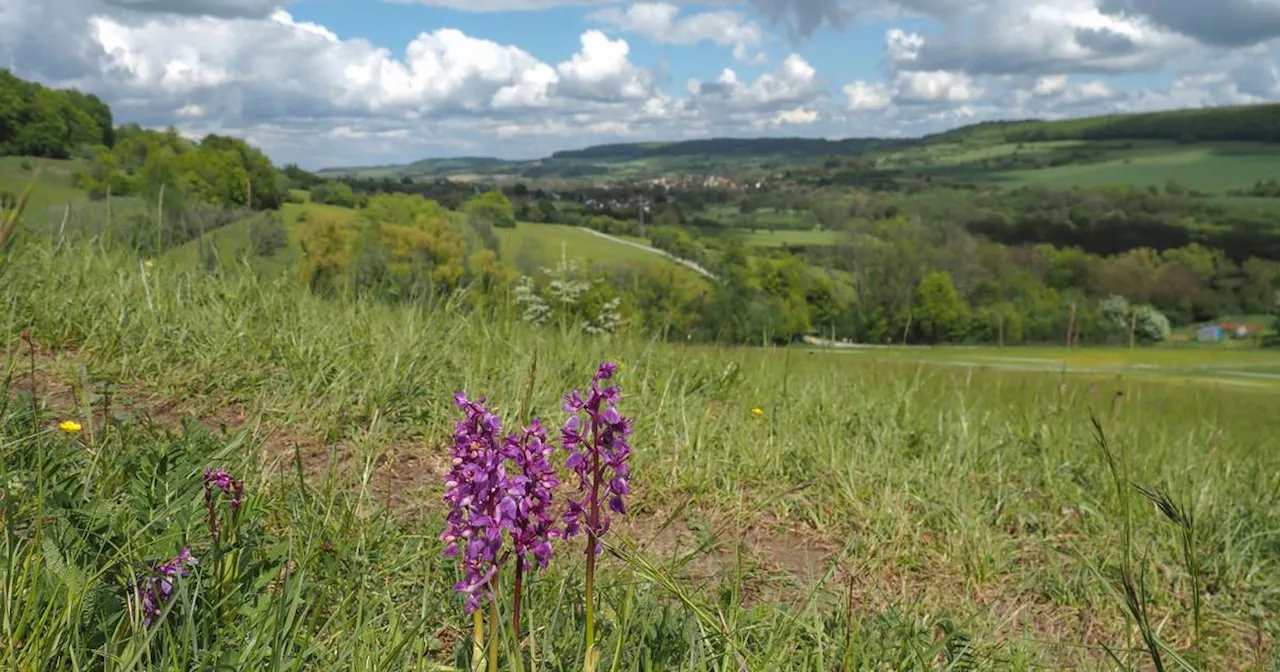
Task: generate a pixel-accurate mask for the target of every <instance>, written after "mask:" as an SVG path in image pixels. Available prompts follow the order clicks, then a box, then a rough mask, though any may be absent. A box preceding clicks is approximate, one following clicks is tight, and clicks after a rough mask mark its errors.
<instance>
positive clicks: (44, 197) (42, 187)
mask: <svg viewBox="0 0 1280 672" xmlns="http://www.w3.org/2000/svg"><path fill="white" fill-rule="evenodd" d="M41 165H43V169H42V170H41V171H40V176H39V178H38V179H37V180H36V185H35V187H34V188H33V189H32V191H31V200H30V201H29V205H28V207H29V208H30V209H32V210H46V209H48V208H52V207H57V208H61V207H63V206H65V205H66V204H67V203H74V202H76V201H83V200H85V199H86V198H87V196H86V195H85V192H83V191H81V190H80V189H77V188H75V187H74V186H73V185H72V176H73V175H74V173H75V171H76V170H78V169H79V167H80V164H79V162H77V161H63V160H57V159H39V158H32V157H24V156H0V191H6V192H9V193H11V194H13V195H14V196H17V195H19V194H21V193H22V190H24V189H26V188H27V185H29V184H30V183H31V180H32V178H33V177H35V168H36V167H38V166H41ZM24 166H29V167H30V169H29V170H28V169H27V168H24Z"/></svg>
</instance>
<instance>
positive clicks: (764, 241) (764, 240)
mask: <svg viewBox="0 0 1280 672" xmlns="http://www.w3.org/2000/svg"><path fill="white" fill-rule="evenodd" d="M740 237H741V238H742V239H743V241H744V242H746V244H748V245H753V246H756V247H781V246H783V245H832V244H834V243H835V242H836V241H838V240H839V239H840V233H839V232H837V231H794V230H792V231H787V230H782V229H779V230H775V231H752V232H750V233H743V234H741V236H740Z"/></svg>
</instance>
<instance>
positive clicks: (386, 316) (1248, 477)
mask: <svg viewBox="0 0 1280 672" xmlns="http://www.w3.org/2000/svg"><path fill="white" fill-rule="evenodd" d="M4 280H5V286H4V288H3V291H2V292H0V337H2V338H3V340H4V343H5V344H6V346H7V349H8V352H9V358H8V366H7V367H6V372H5V376H4V377H3V381H4V388H3V389H4V394H3V395H0V404H2V405H3V410H0V473H2V474H3V478H2V479H0V487H2V488H4V490H3V492H4V497H5V499H4V505H3V507H0V511H3V512H4V526H5V537H4V548H3V551H4V558H5V559H4V565H3V567H4V572H3V577H0V578H2V579H3V586H4V593H3V596H2V597H3V613H2V614H0V618H2V619H3V622H2V624H0V625H2V627H4V628H5V635H4V639H5V641H6V642H7V643H8V644H7V645H6V646H5V647H4V648H3V649H0V668H5V669H32V668H33V667H40V668H42V669H136V668H154V669H205V668H213V667H217V666H224V667H226V666H229V667H231V668H235V669H241V668H246V669H247V668H254V669H286V668H288V669H339V668H341V669H469V667H468V666H469V665H470V664H471V662H472V657H473V653H472V652H473V646H472V641H471V632H472V624H471V623H470V622H469V621H468V620H467V619H464V617H463V616H462V609H461V599H460V598H459V597H457V596H455V595H454V594H453V592H452V590H451V587H452V585H453V583H454V582H455V581H456V580H457V578H458V577H457V568H456V565H455V564H454V563H452V562H449V561H447V559H446V558H443V557H442V555H441V551H442V544H441V543H440V542H439V541H438V539H437V535H438V534H439V531H440V530H441V529H442V527H443V522H442V506H441V505H440V503H439V496H440V493H441V487H440V485H439V476H438V474H439V473H440V470H441V467H442V466H443V461H442V460H443V456H444V454H445V451H444V448H443V447H442V446H443V444H444V442H445V440H446V438H447V433H448V431H449V429H450V427H451V422H452V420H453V418H454V417H455V411H454V409H453V408H452V404H451V397H452V393H453V392H455V391H457V390H464V391H466V392H468V393H470V394H476V395H479V394H487V395H489V397H490V399H491V400H499V401H505V402H506V403H507V406H505V407H500V408H499V410H498V412H499V413H500V414H501V415H503V417H504V420H506V421H508V422H509V424H513V425H514V424H518V423H517V420H518V418H517V415H522V414H520V413H519V410H520V409H518V408H516V406H517V405H518V404H519V402H520V400H522V399H524V398H525V396H526V390H525V385H526V382H527V379H528V376H527V375H526V372H527V371H528V370H529V367H530V366H531V364H532V362H533V361H534V355H535V353H536V356H537V370H538V376H537V379H536V380H535V381H534V383H533V385H532V387H531V392H529V399H530V401H529V403H528V407H529V413H530V414H531V415H535V416H540V417H543V418H546V419H548V420H559V419H560V410H559V406H560V403H559V395H560V394H561V393H562V392H563V391H564V389H565V388H566V387H568V386H569V385H571V384H572V383H574V382H576V381H579V380H580V379H581V377H582V375H583V371H584V370H586V371H589V370H590V368H591V367H592V366H594V365H595V364H596V363H597V362H598V361H600V360H602V359H605V358H609V359H615V360H617V361H620V362H621V363H622V365H623V370H622V372H621V374H620V375H621V378H622V382H623V384H624V386H625V389H626V392H627V398H626V406H627V412H628V415H634V416H635V417H636V420H637V422H636V433H635V435H634V437H633V444H634V445H635V447H636V453H635V456H634V464H633V473H634V479H633V484H632V485H633V491H634V495H633V498H634V499H633V503H632V510H631V512H630V515H629V516H628V517H627V518H626V519H623V520H620V521H619V522H618V523H617V525H618V527H616V528H615V529H614V530H613V531H611V532H610V536H609V537H607V538H606V541H607V542H608V543H609V548H608V553H607V554H606V556H605V561H604V562H602V563H601V564H602V567H601V572H600V574H599V575H598V577H597V586H596V591H597V595H598V596H599V600H600V603H599V608H598V610H597V613H596V614H595V617H596V630H597V632H596V634H597V642H598V643H597V650H598V653H599V658H600V661H601V662H600V668H601V669H618V670H651V669H655V670H656V669H690V670H710V669H735V670H736V669H752V670H754V669H761V670H765V669H768V670H773V669H782V670H820V669H821V670H830V669H884V668H892V669H918V668H921V667H935V666H936V667H940V668H943V669H947V668H950V669H966V668H968V667H978V668H996V669H1032V668H1043V667H1050V668H1060V667H1071V666H1080V667H1086V668H1094V667H1098V666H1118V667H1130V668H1133V669H1138V668H1139V667H1142V666H1146V665H1149V664H1151V662H1150V661H1151V660H1152V657H1151V653H1150V651H1151V649H1152V647H1150V646H1146V645H1144V639H1143V638H1144V637H1145V636H1146V634H1150V635H1152V636H1153V637H1154V639H1152V640H1151V641H1153V642H1155V650H1157V651H1159V652H1160V655H1162V656H1163V658H1164V662H1168V661H1172V660H1175V659H1176V660H1182V661H1185V662H1186V663H1187V664H1188V665H1190V666H1193V667H1198V668H1203V669H1224V668H1249V667H1250V666H1254V667H1256V668H1257V669H1267V666H1274V665H1275V664H1277V658H1276V654H1275V650H1276V649H1275V639H1276V637H1277V636H1280V625H1277V623H1278V622H1280V621H1278V619H1277V618H1276V617H1275V615H1276V614H1277V613H1278V612H1280V568H1278V566H1277V563H1278V562H1280V533H1277V530H1280V452H1278V451H1277V446H1278V444H1280V414H1276V413H1275V412H1274V409H1275V407H1276V400H1275V397H1274V396H1272V395H1271V394H1269V393H1267V392H1262V391H1252V390H1248V389H1213V388H1209V387H1203V386H1202V387H1184V388H1180V387H1176V386H1168V385H1161V384H1156V383H1142V382H1137V381H1129V380H1123V379H1113V380H1104V381H1093V380H1089V379H1081V378H1074V377H1071V376H1060V375H1057V374H1044V373H1034V372H994V371H984V372H976V371H963V370H958V369H955V368H930V367H926V366H920V365H916V364H909V363H895V362H876V361H865V360H855V359H853V358H848V357H843V356H840V355H828V354H810V353H807V352H804V351H800V350H795V351H783V350H762V349H720V348H701V347H681V346H673V345H668V344H663V343H659V342H655V341H651V340H648V339H645V338H641V337H636V336H626V335H620V336H614V337H609V338H588V337H585V336H583V335H580V334H575V333H567V332H560V331H557V330H540V329H536V328H530V327H526V326H522V325H520V324H519V323H518V321H516V320H514V319H506V318H503V317H501V316H499V317H496V318H495V317H493V316H487V317H481V316H479V315H477V314H474V313H470V312H468V311H467V310H465V309H464V307H463V306H464V304H465V302H460V301H459V302H452V301H447V300H446V301H440V302H438V303H436V304H435V305H432V306H429V307H419V306H408V305H401V306H388V305H383V304H377V303H370V302H363V301H360V300H355V299H344V300H326V299H321V298H317V297H314V296H311V295H309V294H308V293H306V292H305V291H303V290H302V289H300V288H298V287H296V286H294V285H293V284H292V283H290V282H289V281H287V280H284V279H282V280H279V281H274V282H268V281H263V280H260V279H258V278H256V277H255V275H254V274H252V273H250V272H247V271H246V272H243V273H238V272H235V271H234V269H232V270H231V271H229V272H221V273H219V274H217V275H215V276H210V275H206V274H204V273H203V272H199V271H196V270H194V269H184V268H177V267H173V266H167V265H165V264H164V263H163V262H161V263H156V264H154V265H153V266H151V267H148V266H147V265H146V264H144V263H143V262H142V260H140V259H139V258H137V257H136V256H132V255H130V254H128V253H125V252H120V251H114V250H110V249H108V250H103V249H100V248H97V247H93V246H89V245H86V244H80V243H74V242H72V243H71V244H66V245H61V246H57V247H55V246H52V245H48V244H44V243H40V242H36V241H23V240H19V241H17V247H15V249H14V250H13V254H12V255H11V257H10V262H9V264H8V267H7V268H6V269H5V275H4ZM24 331H26V332H29V333H30V336H31V341H32V343H33V344H34V345H33V346H32V348H31V349H33V350H34V354H35V362H36V368H37V371H36V374H35V380H34V382H35V384H34V385H33V384H32V382H33V381H31V380H30V379H31V377H32V376H31V374H30V373H28V372H26V371H25V369H26V365H25V364H21V365H20V363H23V362H25V361H26V358H27V357H28V354H29V353H28V350H29V348H28V346H27V345H26V344H24V342H23V341H22V339H21V338H20V335H21V333H22V332H24ZM1094 382H1097V383H1098V385H1097V386H1096V388H1093V387H1091V383H1094ZM33 389H34V391H35V394H34V395H33V396H32V395H31V391H32V390H33ZM1091 389H1094V390H1096V391H1092V392H1091ZM1117 393H1122V394H1121V397H1120V398H1121V401H1120V402H1119V403H1113V401H1112V400H1113V399H1114V398H1115V396H1116V394H1117ZM33 401H34V402H35V403H34V406H33V404H32V402H33ZM753 408H761V409H765V413H764V414H763V415H762V416H761V417H755V416H753V414H752V413H751V409H753ZM1092 414H1097V415H1099V417H1101V418H1102V422H1103V423H1104V425H1105V428H1106V437H1107V441H1108V445H1109V446H1111V447H1114V448H1115V449H1116V450H1117V451H1118V454H1119V453H1120V452H1122V454H1123V455H1124V471H1123V476H1121V477H1113V473H1115V472H1113V471H1112V470H1111V468H1110V466H1109V464H1108V461H1107V460H1106V459H1105V458H1104V456H1103V455H1102V454H1100V451H1099V450H1098V448H1097V443H1096V440H1097V437H1096V435H1095V430H1094V427H1093V425H1092V423H1091V422H1090V417H1091V415H1092ZM184 416H185V417H186V418H187V420H186V422H185V423H182V422H180V419H181V418H182V417H184ZM68 417H70V418H74V419H76V420H78V421H79V422H80V423H81V425H82V426H83V427H84V431H82V432H81V433H79V434H75V435H67V434H65V433H63V432H60V431H59V430H57V429H56V427H55V423H56V421H59V420H62V419H66V418H68ZM206 466H227V467H228V468H230V469H232V470H233V471H234V472H235V473H236V474H237V475H239V476H243V477H245V478H246V480H247V484H246V489H247V492H248V493H249V495H248V499H247V501H246V504H245V506H244V509H243V510H242V511H241V513H240V514H239V515H240V521H241V522H240V523H239V525H240V527H239V528H238V530H237V534H236V535H235V541H234V545H232V546H231V547H229V548H227V549H223V550H216V549H214V548H213V547H212V545H211V542H210V541H209V540H208V531H207V526H206V523H205V521H206V519H207V514H206V512H205V509H204V498H203V495H202V492H201V490H200V473H202V471H203V469H204V468H205V467H206ZM1132 483H1141V484H1143V485H1144V487H1145V488H1146V489H1147V490H1148V491H1149V492H1152V493H1155V492H1156V491H1157V489H1158V490H1159V491H1160V492H1184V493H1190V494H1188V495H1187V497H1190V498H1191V499H1190V500H1189V503H1188V504H1186V505H1185V507H1186V511H1188V512H1194V516H1190V515H1188V517H1187V519H1186V524H1185V525H1184V524H1183V523H1182V522H1179V525H1180V526H1181V527H1170V526H1169V524H1168V520H1169V519H1168V518H1166V516H1168V512H1167V511H1165V508H1166V507H1160V508H1159V509H1157V508H1155V507H1152V508H1150V509H1148V508H1146V507H1138V506H1132V504H1133V503H1134V502H1129V501H1128V500H1129V494H1127V493H1129V492H1130V491H1131V490H1132ZM1157 500H1158V501H1157V505H1159V504H1160V502H1161V501H1163V499H1161V498H1157ZM1137 501H1143V500H1137ZM1125 502H1128V504H1129V505H1126V504H1125ZM1182 506H1184V505H1182V504H1178V505H1175V508H1176V509H1177V510H1178V511H1181V510H1182V509H1181V508H1177V507H1182ZM1161 511H1165V512H1164V513H1161ZM1179 515H1181V514H1179ZM1181 520H1182V519H1181V518H1180V519H1179V521H1181ZM1192 520H1194V524H1193V528H1194V529H1193V530H1191V529H1188V528H1191V527H1192V523H1191V521H1192ZM1126 521H1128V522H1127V523H1126ZM183 546H190V547H192V549H193V551H194V552H195V553H196V554H197V556H199V557H202V563H201V565H200V566H199V567H198V568H197V570H196V571H195V572H194V573H193V574H192V575H191V576H190V577H187V578H186V579H182V580H179V581H178V583H177V590H176V592H175V598H174V599H173V600H172V601H171V602H170V603H169V611H168V613H167V614H166V615H165V616H164V618H162V619H160V621H159V624H158V625H156V626H153V627H151V628H149V629H148V628H145V627H143V626H142V624H141V623H140V622H139V620H138V617H137V613H136V608H135V607H132V606H131V603H130V600H131V599H133V598H132V597H131V595H132V593H131V589H130V586H131V585H132V584H133V583H134V582H136V580H137V579H138V577H139V576H140V575H142V574H144V573H145V572H146V568H147V566H148V563H150V562H154V561H164V560H167V559H168V558H170V557H172V556H173V555H174V554H175V553H176V552H177V551H178V550H180V549H181V548H182V547H183ZM576 546H577V545H576V544H574V545H572V546H570V545H564V546H562V547H560V548H558V549H557V554H558V556H559V559H558V560H557V562H556V563H555V564H554V565H553V567H552V569H551V570H549V571H548V572H545V573H535V574H533V575H532V576H528V577H525V583H526V584H527V587H526V591H527V593H526V596H525V603H524V609H523V612H522V630H523V631H524V632H525V633H526V635H525V639H524V642H523V643H524V644H525V646H524V648H523V649H522V651H523V654H524V655H523V657H522V660H523V664H524V665H525V666H527V667H528V668H530V669H539V670H560V669H582V663H583V661H582V659H581V656H582V631H583V627H584V614H583V611H582V605H581V602H580V599H579V600H575V599H574V598H575V596H580V595H581V594H582V593H583V586H582V585H581V581H582V579H581V577H582V575H583V572H582V569H583V567H582V564H583V560H582V558H581V553H579V552H577V550H578V549H577V548H576ZM1126 549H1131V550H1126ZM215 557H216V558H224V560H222V561H219V562H214V561H213V560H209V561H204V558H215ZM215 566H216V569H215ZM1126 567H1128V568H1129V569H1126ZM1126 575H1127V576H1129V577H1130V578H1131V579H1133V580H1131V581H1130V582H1129V583H1130V585H1133V586H1137V587H1138V588H1139V591H1138V592H1137V593H1135V595H1136V596H1137V598H1138V602H1137V604H1139V605H1140V610H1141V612H1142V618H1143V619H1145V620H1144V621H1143V623H1135V622H1134V621H1133V610H1132V609H1130V608H1128V607H1127V606H1126V605H1125V604H1122V603H1120V602H1118V601H1117V600H1116V596H1117V588H1116V586H1118V585H1122V584H1123V583H1124V581H1123V579H1124V577H1125V576H1126ZM1138 578H1141V581H1140V582H1139V581H1138V580H1137V579H1138ZM512 588H513V587H512V586H511V585H507V584H505V583H504V584H503V585H502V586H500V587H499V592H500V593H501V594H504V595H510V594H511V591H512ZM1196 605H1198V606H1196ZM1144 624H1145V625H1144ZM1139 626H1142V627H1145V628H1146V630H1145V631H1140V630H1141V628H1140V627H1139ZM1131 628H1139V629H1138V630H1131ZM1131 632H1132V633H1135V634H1134V635H1133V636H1132V637H1131V636H1130V634H1131ZM504 660H506V659H504ZM510 665H512V663H510V661H509V660H506V662H505V663H504V667H503V669H510V667H509V666H510Z"/></svg>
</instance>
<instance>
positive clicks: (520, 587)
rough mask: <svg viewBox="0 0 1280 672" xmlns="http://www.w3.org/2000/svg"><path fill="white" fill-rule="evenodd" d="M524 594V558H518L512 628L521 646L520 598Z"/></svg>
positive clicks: (517, 645)
mask: <svg viewBox="0 0 1280 672" xmlns="http://www.w3.org/2000/svg"><path fill="white" fill-rule="evenodd" d="M523 595H524V558H521V557H517V558H516V594H515V597H514V598H512V608H511V628H512V630H513V631H514V632H515V637H516V647H517V648H519V646H520V598H521V597H522V596H523Z"/></svg>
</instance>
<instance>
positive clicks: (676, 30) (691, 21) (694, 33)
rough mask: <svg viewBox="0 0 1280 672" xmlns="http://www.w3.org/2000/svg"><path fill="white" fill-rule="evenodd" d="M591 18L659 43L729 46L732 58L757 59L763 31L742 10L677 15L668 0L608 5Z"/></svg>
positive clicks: (759, 56)
mask: <svg viewBox="0 0 1280 672" xmlns="http://www.w3.org/2000/svg"><path fill="white" fill-rule="evenodd" d="M590 18H591V19H592V20H594V21H596V22H598V23H602V24H605V25H608V26H613V27H615V28H617V29H619V30H623V31H627V32H632V33H636V34H639V35H642V36H644V37H645V38H646V39H648V40H650V41H652V42H657V43H659V44H681V45H690V44H698V43H700V42H711V43H713V44H718V45H720V46H732V47H733V56H734V58H736V59H738V60H740V61H749V62H758V61H762V60H764V57H765V54H764V53H763V52H761V51H759V48H760V45H761V43H762V42H763V41H764V31H763V30H762V29H761V28H760V25H759V24H757V23H756V22H754V21H747V20H746V19H745V18H744V17H743V15H742V13H741V12H736V11H730V10H723V11H713V12H701V13H698V14H690V15H688V16H683V17H682V16H680V8H679V7H677V6H675V5H673V4H671V3H668V2H640V3H636V4H633V5H631V6H630V7H627V8H626V9H621V8H618V7H609V8H606V9H601V10H598V11H596V12H593V13H592V14H591V15H590Z"/></svg>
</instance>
